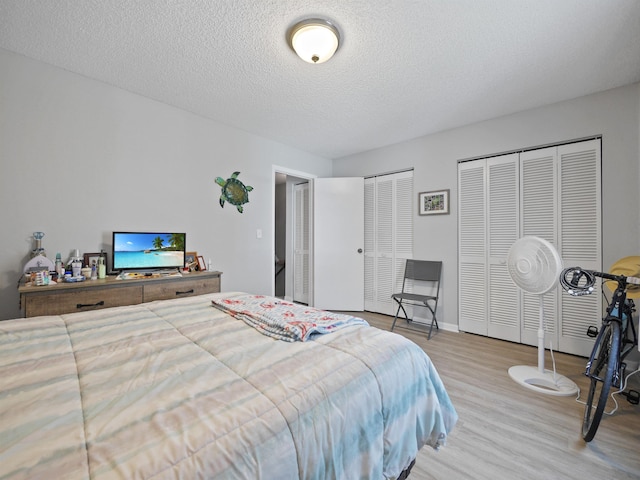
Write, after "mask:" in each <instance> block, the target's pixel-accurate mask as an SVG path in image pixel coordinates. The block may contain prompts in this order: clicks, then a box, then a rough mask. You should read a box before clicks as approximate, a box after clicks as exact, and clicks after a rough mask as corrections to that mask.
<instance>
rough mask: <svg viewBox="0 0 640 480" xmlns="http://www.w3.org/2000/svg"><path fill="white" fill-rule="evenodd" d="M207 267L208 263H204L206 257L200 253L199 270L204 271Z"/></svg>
mask: <svg viewBox="0 0 640 480" xmlns="http://www.w3.org/2000/svg"><path fill="white" fill-rule="evenodd" d="M206 269H207V264H206V263H204V257H203V256H202V255H198V270H200V271H201V272H204V271H205V270H206Z"/></svg>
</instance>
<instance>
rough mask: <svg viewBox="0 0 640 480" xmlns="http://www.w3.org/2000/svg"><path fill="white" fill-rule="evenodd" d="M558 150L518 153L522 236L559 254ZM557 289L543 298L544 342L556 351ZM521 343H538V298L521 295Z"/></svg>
mask: <svg viewBox="0 0 640 480" xmlns="http://www.w3.org/2000/svg"><path fill="white" fill-rule="evenodd" d="M556 167H557V147H550V148H543V149H538V150H532V151H528V152H523V153H521V154H520V173H521V186H520V189H521V202H522V236H536V237H540V238H543V239H545V240H547V241H548V242H550V243H551V244H552V245H553V246H554V247H556V249H558V251H559V250H560V249H559V248H558V240H557V228H556V225H557V222H558V219H557V215H556V210H557V204H558V200H557V193H556V192H557V175H556V172H557V168H556ZM559 294H560V292H559V287H556V289H555V290H553V291H551V292H549V293H547V294H546V295H545V296H544V297H543V302H544V313H545V340H546V344H547V346H548V345H549V341H550V340H552V341H553V345H554V348H557V345H558V339H557V328H556V325H557V316H558V315H557V305H558V295H559ZM521 295H522V298H523V300H522V303H523V308H522V322H521V328H522V333H521V342H522V343H525V344H527V345H537V344H538V328H539V324H540V297H539V296H538V295H532V294H530V293H522V294H521Z"/></svg>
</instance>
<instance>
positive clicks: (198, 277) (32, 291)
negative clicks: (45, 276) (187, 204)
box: [18, 271, 222, 317]
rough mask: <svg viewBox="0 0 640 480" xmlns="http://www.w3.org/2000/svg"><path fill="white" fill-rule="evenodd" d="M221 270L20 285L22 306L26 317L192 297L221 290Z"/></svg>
mask: <svg viewBox="0 0 640 480" xmlns="http://www.w3.org/2000/svg"><path fill="white" fill-rule="evenodd" d="M221 275H222V272H217V271H211V272H208V271H205V272H193V273H189V274H186V275H183V276H181V277H178V276H167V277H159V278H146V277H144V276H140V277H138V278H128V279H126V280H119V279H117V278H116V277H107V278H105V279H101V280H85V281H84V282H77V283H64V282H62V283H58V284H56V285H48V286H44V287H35V286H31V285H21V286H20V287H19V288H18V292H19V293H20V306H21V309H22V313H23V315H24V316H25V317H36V316H40V315H60V314H63V313H74V312H84V311H87V310H98V309H101V308H109V307H119V306H123V305H135V304H138V303H143V302H152V301H153V300H167V299H170V298H180V297H190V296H193V295H202V294H204V293H216V292H219V291H220V276H221Z"/></svg>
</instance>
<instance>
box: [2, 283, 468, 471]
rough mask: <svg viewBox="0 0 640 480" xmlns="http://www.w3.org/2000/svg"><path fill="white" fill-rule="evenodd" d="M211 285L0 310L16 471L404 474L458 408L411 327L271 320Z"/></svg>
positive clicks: (441, 436) (10, 466) (8, 461)
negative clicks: (249, 320)
mask: <svg viewBox="0 0 640 480" xmlns="http://www.w3.org/2000/svg"><path fill="white" fill-rule="evenodd" d="M233 295H237V294H234V293H232V294H211V295H203V296H200V297H190V298H184V299H179V300H168V301H161V302H152V303H147V304H143V305H137V306H130V307H121V308H113V309H105V310H98V311H94V312H87V313H76V314H71V315H62V316H54V317H39V318H32V319H20V320H8V321H3V322H0V382H1V384H0V385H1V388H0V480H2V479H9V478H11V479H14V478H16V479H22V478H24V479H37V478H47V479H49V478H64V479H89V478H91V479H127V480H128V479H136V478H145V479H147V478H185V479H196V478H229V479H287V478H304V479H324V478H345V479H350V478H367V479H377V478H380V479H382V478H395V476H397V475H398V474H399V473H400V472H401V471H402V470H403V469H405V468H406V467H407V466H408V465H409V463H410V462H411V460H412V459H413V458H415V456H416V454H417V452H418V450H419V449H420V448H421V447H422V446H423V445H425V444H426V445H431V446H432V447H434V448H437V447H439V446H440V445H442V444H443V443H444V441H445V439H446V436H447V434H448V432H449V431H450V430H451V429H452V428H453V426H454V424H455V422H456V420H457V415H456V412H455V410H454V408H453V406H452V405H451V402H450V400H449V397H448V396H447V394H446V392H445V389H444V387H443V385H442V383H441V381H440V378H439V377H438V374H437V373H436V371H435V369H434V367H433V365H432V363H431V361H430V360H429V358H428V357H427V355H425V353H424V352H423V351H422V350H421V349H420V348H419V347H418V346H416V345H415V344H413V343H412V342H410V341H408V340H406V339H405V338H404V337H402V336H399V335H395V334H392V333H389V332H385V331H382V330H378V329H376V328H373V327H368V326H352V327H347V328H344V329H342V330H339V331H336V332H334V333H331V334H327V335H320V336H316V337H314V338H313V339H312V340H311V341H307V342H295V343H287V342H283V341H280V340H275V339H273V338H270V337H267V336H265V335H262V334H260V333H259V332H258V331H256V330H255V329H254V328H251V327H249V326H247V325H246V324H245V323H244V322H243V321H240V320H237V319H234V318H233V317H231V316H229V315H227V314H225V313H222V312H221V311H219V310H217V309H215V308H213V307H212V306H211V301H212V299H214V298H220V297H221V296H233Z"/></svg>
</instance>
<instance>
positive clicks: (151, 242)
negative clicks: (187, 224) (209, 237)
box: [112, 232, 186, 270]
mask: <svg viewBox="0 0 640 480" xmlns="http://www.w3.org/2000/svg"><path fill="white" fill-rule="evenodd" d="M185 237H186V234H184V233H151V232H113V257H112V258H113V269H114V270H132V269H140V270H145V269H162V268H182V267H184V261H185Z"/></svg>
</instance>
